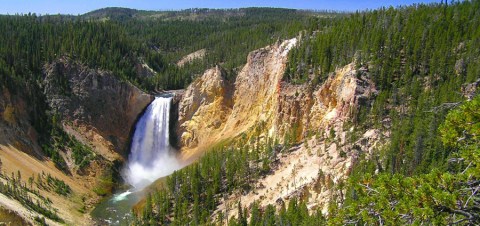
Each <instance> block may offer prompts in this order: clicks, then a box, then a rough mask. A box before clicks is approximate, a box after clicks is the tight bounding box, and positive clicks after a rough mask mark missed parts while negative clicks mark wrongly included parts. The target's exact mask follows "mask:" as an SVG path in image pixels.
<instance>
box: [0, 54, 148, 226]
mask: <svg viewBox="0 0 480 226" xmlns="http://www.w3.org/2000/svg"><path fill="white" fill-rule="evenodd" d="M42 88H43V91H44V95H45V96H44V97H45V99H42V98H38V99H37V100H42V101H43V100H44V101H46V103H38V104H45V105H47V104H49V105H50V108H49V109H51V110H50V112H49V113H48V114H50V115H51V118H52V119H51V120H52V122H51V125H50V127H51V128H50V129H48V128H44V129H45V131H46V132H48V133H50V134H49V135H46V134H39V133H38V132H37V131H36V129H35V128H34V126H33V123H34V120H35V118H34V117H35V114H38V113H37V112H35V110H37V109H36V108H33V107H32V106H30V105H29V104H28V103H29V102H28V97H27V95H26V93H27V92H28V90H17V91H16V92H11V91H10V90H9V89H8V88H7V87H2V90H1V95H0V130H1V131H2V132H1V133H0V172H1V173H0V182H1V183H2V184H3V185H7V184H8V185H13V186H8V187H6V186H4V187H0V188H1V189H2V193H3V194H5V196H1V197H0V205H2V206H4V207H6V208H8V209H12V210H13V211H15V212H16V213H17V214H18V215H19V216H21V217H23V218H24V219H25V220H26V221H27V222H30V223H33V222H34V221H39V220H41V219H42V218H45V219H46V222H47V223H48V224H49V225H57V224H59V223H61V222H62V221H64V222H65V223H68V224H76V225H77V224H81V225H91V224H93V223H92V222H90V217H89V214H88V212H89V210H90V209H91V208H93V206H94V204H95V203H96V202H98V200H99V199H100V198H101V195H105V194H108V192H109V190H110V189H112V186H113V183H114V181H115V180H116V179H115V177H118V175H116V174H118V172H116V171H117V170H118V167H119V164H120V163H121V161H123V160H124V158H126V155H127V154H128V153H127V150H128V145H129V139H130V138H129V137H130V133H131V132H132V131H133V128H134V124H135V122H136V119H137V117H138V115H140V114H141V113H142V111H143V109H144V108H145V107H146V106H147V105H148V104H149V103H150V101H151V100H152V99H153V97H152V96H151V95H148V94H146V93H144V92H142V91H141V90H139V89H138V88H137V87H135V86H133V85H131V84H129V83H128V82H124V81H120V80H118V79H117V78H116V77H115V76H113V75H112V74H111V73H110V72H106V71H101V70H94V69H91V68H88V67H86V66H84V65H82V64H80V63H78V62H76V61H74V60H72V59H70V58H68V57H62V58H59V59H58V60H56V61H54V62H52V63H51V64H47V65H45V67H44V81H43V84H42ZM32 112H33V113H32ZM46 138H48V139H49V140H45V139H46ZM40 139H44V140H42V141H40ZM40 144H42V147H40ZM79 159H81V160H82V161H78V160H79ZM52 160H53V161H52ZM85 161H86V162H85ZM16 194H22V195H21V196H17V195H16ZM29 200H32V202H31V203H29V202H30V201H29ZM35 203H37V204H35ZM57 215H58V218H59V219H57ZM34 218H35V219H34ZM80 222H82V223H80Z"/></svg>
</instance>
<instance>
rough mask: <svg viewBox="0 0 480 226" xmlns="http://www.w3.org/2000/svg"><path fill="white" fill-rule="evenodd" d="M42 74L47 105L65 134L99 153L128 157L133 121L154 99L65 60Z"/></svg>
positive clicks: (100, 73) (114, 79)
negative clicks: (57, 118)
mask: <svg viewBox="0 0 480 226" xmlns="http://www.w3.org/2000/svg"><path fill="white" fill-rule="evenodd" d="M44 71H45V80H44V89H45V94H46V96H47V100H48V103H49V105H50V107H51V108H52V109H53V111H54V112H55V113H57V114H59V115H60V118H61V119H62V121H63V122H64V126H65V127H66V129H67V131H71V132H72V133H73V134H78V135H82V136H83V137H85V139H87V140H88V141H92V142H94V143H95V145H96V146H99V148H100V150H99V151H101V152H102V153H105V151H108V150H114V151H115V152H117V153H119V154H120V155H121V156H123V157H127V153H128V152H127V151H128V141H129V137H130V134H131V133H132V130H133V127H134V124H135V121H136V119H137V117H138V115H139V114H140V113H141V112H142V111H143V110H144V109H145V107H146V106H147V105H148V104H149V103H150V102H151V101H152V100H153V97H152V96H151V95H148V94H145V93H144V92H142V91H141V90H140V89H138V88H137V87H135V86H133V85H131V84H129V83H128V82H124V81H120V80H118V79H117V78H115V76H114V75H112V74H111V73H109V72H106V71H101V70H94V69H90V68H88V67H86V66H85V65H82V64H79V63H78V62H75V61H73V60H71V59H69V58H68V57H62V58H60V59H58V60H57V61H55V62H53V63H51V64H48V65H46V66H45V67H44ZM72 130H76V131H72ZM80 139H82V138H80ZM106 156H110V154H108V155H106Z"/></svg>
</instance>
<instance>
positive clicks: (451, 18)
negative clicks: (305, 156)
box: [0, 0, 480, 225]
mask: <svg viewBox="0 0 480 226" xmlns="http://www.w3.org/2000/svg"><path fill="white" fill-rule="evenodd" d="M0 30H1V31H2V32H3V34H2V35H1V36H0V91H3V90H4V89H8V90H9V92H11V93H12V94H14V95H19V96H22V97H23V98H25V99H26V101H27V103H28V106H29V109H28V111H29V112H28V113H29V117H30V119H31V123H32V125H33V126H34V127H35V129H36V130H37V131H38V133H39V142H40V144H41V145H42V149H43V152H44V153H45V154H46V155H47V156H48V157H50V158H51V159H52V160H53V161H54V162H55V163H56V166H57V167H58V168H60V169H63V168H65V162H63V161H62V158H61V157H59V151H60V149H62V148H63V146H69V147H71V150H73V158H74V159H73V161H74V163H75V164H76V165H78V166H79V168H82V167H85V166H86V165H87V164H88V162H89V161H90V160H91V159H92V158H94V155H93V154H92V150H90V149H89V148H88V147H87V146H84V145H82V144H81V143H80V142H79V141H77V140H75V138H73V137H71V136H69V135H68V134H66V133H65V132H64V131H63V130H62V129H61V127H60V125H59V119H58V118H56V115H55V114H53V113H52V112H50V111H49V110H50V109H49V107H48V105H47V103H46V101H45V98H46V97H45V95H44V94H43V89H42V86H41V84H42V80H43V67H44V65H45V64H46V63H49V62H52V61H55V60H56V59H58V58H59V57H61V56H65V55H66V56H69V57H71V58H72V59H75V60H77V61H80V62H82V63H84V64H86V65H88V66H90V67H92V68H99V69H102V70H107V71H111V72H113V74H115V75H116V76H118V78H120V79H122V80H125V81H128V82H130V83H132V84H134V85H136V86H138V87H140V88H141V89H143V90H144V91H147V92H152V93H153V92H156V91H159V90H163V89H181V88H185V87H186V86H187V85H188V84H190V82H191V81H192V80H193V79H194V78H195V77H196V76H198V75H199V74H201V73H203V71H205V69H208V68H210V67H212V66H214V65H221V66H222V67H223V68H224V69H225V71H226V74H227V75H226V77H227V79H229V80H234V79H235V76H236V74H237V73H238V70H239V68H240V67H241V66H242V65H243V64H245V61H246V55H247V54H248V52H250V51H251V50H254V49H258V48H261V47H263V46H266V45H268V44H272V43H275V42H277V41H279V40H282V39H287V38H291V37H299V44H298V46H297V47H296V48H294V49H293V50H292V51H290V53H289V58H288V59H289V61H288V63H287V68H286V72H285V74H284V81H285V82H288V83H291V84H304V85H305V84H306V85H307V86H309V87H313V88H315V87H317V86H320V85H321V84H322V83H323V82H324V81H325V80H326V79H327V78H328V77H329V76H331V75H332V73H334V71H335V69H336V68H339V67H343V66H344V65H346V64H349V63H351V62H354V63H355V65H356V68H357V69H361V70H362V71H365V72H367V73H368V74H369V75H370V76H371V78H372V80H373V82H374V83H375V86H376V88H377V89H378V91H379V93H378V95H377V96H376V97H375V101H374V102H373V104H372V105H371V107H370V106H368V107H362V108H360V109H358V111H357V112H356V114H355V117H354V118H352V119H351V123H352V124H355V126H356V127H357V130H359V131H360V130H362V129H368V128H375V129H378V130H381V131H387V130H388V131H390V132H391V133H390V134H391V135H390V138H389V142H388V145H387V146H386V147H383V148H382V149H381V150H378V151H377V152H376V153H375V156H373V158H367V157H366V156H360V159H359V160H358V161H357V163H356V165H354V167H353V170H352V173H351V174H350V178H349V180H348V181H346V182H345V183H344V184H336V185H332V186H337V187H336V188H338V189H341V190H344V191H346V194H345V195H344V196H342V197H333V199H332V202H331V204H330V205H329V213H330V214H328V215H324V214H322V213H321V211H320V210H313V211H309V210H308V208H307V206H306V202H305V200H303V199H302V197H300V198H299V199H292V200H290V201H289V202H288V204H286V205H285V204H283V206H281V208H280V209H279V210H277V209H276V208H275V207H274V206H272V205H269V206H266V207H260V206H259V205H258V204H257V203H255V204H254V205H253V206H252V207H251V208H249V209H247V208H242V206H241V204H240V203H238V205H236V207H235V208H232V209H230V210H227V212H226V213H223V212H220V213H215V210H216V208H217V206H218V205H219V204H220V203H221V202H222V201H225V196H228V195H229V194H232V193H234V192H239V193H242V192H247V191H251V190H254V189H255V187H252V186H253V184H254V183H253V182H255V181H257V180H258V179H259V178H261V177H263V176H265V175H267V174H269V173H271V172H272V168H274V167H275V164H274V163H275V161H276V159H277V156H278V155H279V154H280V153H286V152H288V151H289V147H290V146H292V145H297V144H294V143H288V144H287V143H285V144H279V143H278V141H277V140H274V139H267V140H266V141H264V142H260V141H259V140H257V139H253V140H246V138H242V137H241V138H238V139H237V140H236V141H232V142H230V143H228V144H220V145H218V146H217V147H215V148H212V150H211V151H209V152H207V153H206V154H205V155H204V156H202V157H201V158H200V159H199V160H198V161H197V162H195V163H194V164H192V165H190V166H188V167H186V168H184V169H182V170H179V171H176V172H175V173H174V174H172V175H171V176H168V177H167V178H166V179H165V180H164V182H163V186H162V187H161V189H159V190H158V191H155V192H153V193H152V194H150V195H149V196H148V197H147V198H146V201H145V203H143V205H142V207H143V208H142V210H141V211H139V212H137V213H135V214H134V216H135V217H133V219H130V220H131V222H130V223H133V224H138V225H156V224H158V223H160V224H172V225H204V224H221V223H228V224H229V225H323V224H333V225H345V224H382V225H383V224H391V225H396V224H441V225H443V224H458V223H462V224H472V225H474V224H480V215H479V214H478V213H479V212H480V197H479V194H480V193H478V188H479V184H480V179H479V178H480V164H479V162H480V159H479V145H480V141H479V140H478V139H479V138H478V134H480V124H479V122H480V114H479V113H480V98H479V97H476V98H472V100H469V101H467V100H466V98H465V97H464V94H463V93H461V90H462V87H463V85H464V84H466V83H472V82H475V81H477V80H478V79H479V78H480V1H478V0H472V1H462V2H453V3H452V4H449V5H447V4H429V5H423V4H419V5H413V6H404V7H398V8H393V7H391V8H381V9H378V10H371V11H363V12H356V13H351V14H346V13H329V12H309V11H298V10H288V9H270V8H248V9H232V10H208V9H191V10H185V11H180V12H154V11H138V10H129V9H120V8H110V9H104V10H99V11H94V12H91V13H88V14H85V15H80V16H61V15H58V16H37V15H34V14H28V15H3V16H0ZM198 50H205V52H206V55H205V56H204V57H203V58H198V59H195V60H193V61H192V62H190V63H187V64H185V65H183V66H178V65H177V64H176V63H177V62H178V61H179V60H180V59H182V58H183V57H184V56H185V55H187V54H190V53H192V52H195V51H198ZM142 64H146V65H148V66H149V67H150V68H151V69H152V70H153V72H152V73H151V74H150V75H141V74H139V73H138V72H137V70H136V69H137V67H136V66H137V65H142ZM259 130H261V128H260V129H259ZM319 173H320V172H319ZM0 176H1V177H2V178H4V180H5V181H7V183H0V190H2V192H3V193H6V194H7V195H9V196H11V197H16V198H17V199H19V200H23V201H22V202H25V203H26V204H27V205H28V206H30V208H32V209H39V212H42V211H43V213H45V214H44V215H45V216H47V217H49V218H51V219H54V220H57V221H59V222H61V219H59V218H58V216H57V215H56V213H55V211H54V210H52V209H49V208H46V207H45V206H47V203H48V202H49V201H48V200H41V198H39V200H41V201H43V203H42V204H39V203H36V204H35V203H34V202H33V201H32V200H31V199H29V198H28V197H27V198H23V199H22V197H21V196H23V195H22V194H23V193H26V192H30V193H33V194H35V189H33V187H32V184H33V182H32V184H30V188H29V187H28V186H27V185H25V184H24V185H22V184H21V183H20V184H18V185H16V183H18V182H19V181H20V180H19V178H20V177H21V176H20V175H12V176H11V177H10V176H7V175H0ZM37 180H38V182H37V183H36V185H37V187H38V188H39V189H40V188H48V189H51V190H53V191H55V192H57V193H58V194H60V195H63V196H66V197H67V196H69V194H70V192H71V190H70V187H68V185H65V184H64V183H63V181H60V180H58V179H56V178H53V177H51V176H50V175H43V174H42V175H40V174H39V175H38V176H37ZM32 181H33V179H32ZM45 181H46V182H45ZM37 193H38V192H37ZM228 211H230V212H236V216H237V217H234V218H229V216H228ZM213 214H217V215H216V216H218V217H217V218H216V219H212V218H211V216H212V215H213ZM39 221H41V220H40V219H39Z"/></svg>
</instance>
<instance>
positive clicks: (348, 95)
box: [177, 39, 388, 216]
mask: <svg viewBox="0 0 480 226" xmlns="http://www.w3.org/2000/svg"><path fill="white" fill-rule="evenodd" d="M295 44H296V39H291V40H287V41H284V42H283V43H277V44H275V45H272V46H268V47H265V48H262V49H259V50H256V51H253V52H251V53H250V54H249V55H248V58H247V64H246V65H245V66H244V67H243V69H242V70H241V72H240V73H239V74H238V76H237V79H236V81H235V83H234V84H233V86H231V85H229V84H228V83H227V82H226V81H225V79H224V78H223V77H222V74H221V71H220V70H219V69H218V67H217V68H215V69H210V70H208V71H207V72H206V73H205V74H204V75H203V76H202V77H200V78H199V79H197V80H196V81H195V82H194V83H192V84H191V85H190V86H189V87H188V88H187V90H186V92H185V93H184V95H183V97H182V100H181V102H180V108H179V115H180V117H179V120H180V123H179V125H180V126H179V128H178V130H177V131H178V133H179V136H180V140H181V144H182V145H183V146H184V152H183V154H184V156H185V157H189V156H191V155H196V154H197V153H201V152H203V151H205V150H206V149H207V148H208V147H211V146H214V145H216V144H218V143H219V142H221V141H228V140H239V139H240V140H241V139H243V138H242V137H246V138H247V139H246V140H251V138H253V139H258V138H259V139H260V142H263V143H266V142H267V140H269V139H270V140H272V139H276V140H278V141H279V142H281V143H284V144H285V145H290V146H291V145H293V148H292V149H287V150H283V151H282V152H284V153H283V154H282V155H281V156H279V157H277V158H276V159H275V160H273V161H274V162H275V164H274V167H273V169H272V173H271V174H269V175H267V176H266V177H264V178H263V179H261V180H259V181H257V182H256V184H255V185H253V187H254V188H255V189H253V190H251V191H250V192H248V193H244V192H240V191H238V193H237V192H235V193H233V194H232V195H230V196H229V197H227V198H226V199H225V200H224V202H223V203H222V204H220V205H219V206H218V209H217V210H218V211H217V212H216V213H220V212H223V213H225V212H228V209H232V208H235V205H236V203H237V202H238V200H242V205H243V206H244V207H250V206H251V205H252V204H253V202H254V201H260V205H261V206H266V205H268V204H278V205H281V203H282V202H283V200H289V199H290V198H291V197H297V196H303V195H305V194H306V193H308V194H310V195H309V196H308V197H309V198H307V199H306V201H307V203H308V204H309V205H310V207H311V208H313V207H315V208H316V207H317V206H320V207H321V209H322V210H323V211H326V210H327V208H328V201H329V200H330V197H332V195H334V194H337V195H340V194H341V192H342V191H341V190H332V188H333V185H334V184H337V183H342V182H343V181H344V180H345V179H346V178H347V176H348V174H349V172H350V170H351V167H352V165H353V163H354V162H355V160H356V159H357V158H358V156H359V155H360V154H361V153H362V150H363V151H364V152H366V153H372V151H373V149H374V148H379V147H380V146H381V145H380V144H379V140H380V138H381V136H383V134H382V133H381V132H380V131H378V130H373V129H370V130H368V129H365V128H364V129H363V130H362V131H357V128H355V126H353V124H351V123H350V124H348V123H346V122H351V121H352V120H351V119H352V118H351V117H353V116H354V115H355V114H356V113H357V112H358V110H359V108H362V107H368V106H370V104H371V100H372V98H373V97H374V96H375V95H376V93H377V91H376V88H375V85H374V84H373V82H372V81H371V79H370V78H369V74H368V71H367V69H365V68H360V69H356V68H355V67H354V64H353V63H352V64H349V65H346V66H345V67H343V68H338V69H337V70H336V71H335V72H334V73H331V74H330V75H329V77H328V78H327V79H326V80H325V81H324V82H323V83H322V84H321V85H319V86H316V87H315V86H312V85H310V84H304V85H294V84H290V83H288V82H285V81H283V76H284V73H285V65H286V62H287V54H288V51H289V50H290V49H291V48H292V47H293V46H295ZM228 91H230V92H232V91H233V92H234V93H233V95H232V96H229V95H228ZM386 135H388V134H386ZM352 136H357V139H355V140H352V139H351V137H352ZM300 141H303V143H300V144H299V143H298V142H300ZM228 214H229V216H235V215H236V214H237V212H236V211H230V212H229V213H228Z"/></svg>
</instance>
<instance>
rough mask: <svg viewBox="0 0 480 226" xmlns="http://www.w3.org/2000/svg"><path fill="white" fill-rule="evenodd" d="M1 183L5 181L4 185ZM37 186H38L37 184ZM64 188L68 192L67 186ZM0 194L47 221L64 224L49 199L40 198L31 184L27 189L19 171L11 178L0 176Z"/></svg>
mask: <svg viewBox="0 0 480 226" xmlns="http://www.w3.org/2000/svg"><path fill="white" fill-rule="evenodd" d="M55 180H56V181H59V182H57V183H60V182H61V183H63V181H60V180H58V179H56V178H55ZM3 181H6V183H4V182H3ZM32 181H33V180H32ZM63 184H64V183H63ZM37 186H39V185H38V184H37ZM64 188H68V190H70V188H69V187H68V185H65V186H64ZM0 193H2V194H4V195H6V196H8V197H10V198H12V199H15V200H17V201H19V202H20V203H21V204H22V205H23V206H25V207H26V208H28V209H31V210H33V211H35V212H37V213H39V214H42V215H43V216H45V217H47V218H49V219H52V220H54V221H57V222H60V223H63V222H64V221H63V220H62V219H61V218H60V217H59V216H58V215H57V210H56V209H54V208H53V207H51V204H52V201H51V200H50V199H48V198H45V197H43V196H41V195H40V192H39V191H38V190H34V189H33V187H32V184H30V188H29V187H27V185H26V184H25V183H23V182H22V176H21V174H20V171H18V172H17V174H16V175H15V174H14V173H13V172H12V176H11V177H9V176H8V175H3V174H0Z"/></svg>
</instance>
